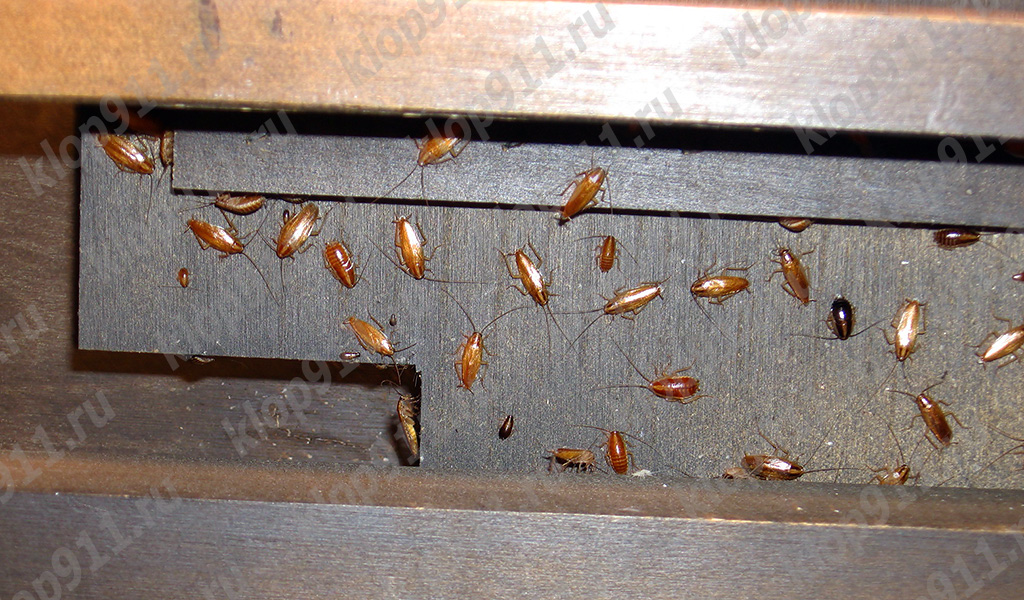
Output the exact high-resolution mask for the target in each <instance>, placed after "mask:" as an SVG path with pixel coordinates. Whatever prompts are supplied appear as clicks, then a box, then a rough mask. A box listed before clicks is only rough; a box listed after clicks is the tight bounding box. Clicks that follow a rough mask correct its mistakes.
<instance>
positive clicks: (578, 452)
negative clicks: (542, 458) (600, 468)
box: [548, 448, 597, 472]
mask: <svg viewBox="0 0 1024 600" xmlns="http://www.w3.org/2000/svg"><path fill="white" fill-rule="evenodd" d="M548 453H549V454H551V463H550V464H549V465H548V471H549V472H550V471H551V469H552V468H553V467H554V466H555V465H556V464H559V463H561V465H562V468H561V469H560V470H561V471H565V470H566V469H568V468H570V467H571V468H574V469H576V470H577V471H593V470H594V468H595V467H596V466H597V457H596V456H594V453H593V452H592V451H590V450H587V449H584V448H558V449H555V450H549V451H548Z"/></svg>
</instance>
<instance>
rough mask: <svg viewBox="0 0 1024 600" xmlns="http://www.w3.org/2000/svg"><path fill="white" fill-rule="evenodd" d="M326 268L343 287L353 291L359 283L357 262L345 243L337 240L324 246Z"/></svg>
mask: <svg viewBox="0 0 1024 600" xmlns="http://www.w3.org/2000/svg"><path fill="white" fill-rule="evenodd" d="M324 268H326V269H327V270H328V271H329V272H330V273H331V275H332V276H334V278H335V279H337V280H338V281H339V282H340V283H341V285H343V286H345V287H347V288H349V289H351V288H354V287H355V286H356V283H358V282H359V275H358V274H357V273H356V264H355V260H354V259H353V258H352V253H351V252H349V249H348V247H347V246H345V244H344V243H343V242H341V241H340V240H335V241H332V242H327V244H326V245H325V246H324Z"/></svg>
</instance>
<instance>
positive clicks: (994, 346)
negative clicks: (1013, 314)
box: [977, 319, 1024, 371]
mask: <svg viewBox="0 0 1024 600" xmlns="http://www.w3.org/2000/svg"><path fill="white" fill-rule="evenodd" d="M1000 320H1005V319H1000ZM990 337H994V338H995V339H993V340H992V342H991V343H990V344H989V345H988V347H987V348H985V349H984V350H982V351H981V352H979V353H978V354H977V357H978V362H980V363H981V364H988V363H990V362H993V361H997V360H999V359H1001V358H1006V357H1007V356H1011V357H1012V358H1010V360H1008V361H1005V362H1003V363H1000V364H999V365H997V366H996V370H997V371H998V370H999V369H1001V368H1003V367H1005V366H1006V365H1008V364H1010V363H1012V362H1016V361H1017V359H1019V358H1020V356H1018V355H1017V351H1018V350H1020V348H1021V346H1022V345H1024V325H1018V326H1017V327H1013V328H1011V329H1007V330H1006V331H1004V332H1003V333H996V332H994V331H993V332H992V333H990V334H988V336H986V338H985V339H986V340H987V339H988V338H990ZM982 344H984V340H983V341H982Z"/></svg>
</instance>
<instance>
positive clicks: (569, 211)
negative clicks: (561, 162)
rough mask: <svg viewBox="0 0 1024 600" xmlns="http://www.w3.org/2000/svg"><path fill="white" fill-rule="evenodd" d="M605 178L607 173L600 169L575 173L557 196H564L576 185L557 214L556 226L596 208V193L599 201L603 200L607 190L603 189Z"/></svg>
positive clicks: (595, 168)
mask: <svg viewBox="0 0 1024 600" xmlns="http://www.w3.org/2000/svg"><path fill="white" fill-rule="evenodd" d="M607 177H608V171H606V170H604V169H602V168H601V167H594V168H592V169H589V170H587V171H581V172H579V173H577V174H576V175H575V176H574V177H573V179H572V181H570V182H569V184H568V185H566V186H565V189H564V190H562V193H561V194H559V195H560V196H564V195H565V193H566V192H567V191H569V188H570V187H572V186H573V184H576V187H575V188H573V190H572V194H570V195H569V200H567V201H566V203H565V205H564V206H562V210H561V211H559V213H558V224H559V225H564V224H566V223H568V222H569V220H570V219H572V218H573V217H574V216H576V215H577V214H579V213H580V212H582V211H584V210H586V209H588V208H590V207H592V206H596V205H597V203H598V202H599V200H598V198H597V194H598V192H600V193H601V199H602V200H603V199H604V196H605V193H606V192H607V188H605V187H604V184H605V180H606V179H607Z"/></svg>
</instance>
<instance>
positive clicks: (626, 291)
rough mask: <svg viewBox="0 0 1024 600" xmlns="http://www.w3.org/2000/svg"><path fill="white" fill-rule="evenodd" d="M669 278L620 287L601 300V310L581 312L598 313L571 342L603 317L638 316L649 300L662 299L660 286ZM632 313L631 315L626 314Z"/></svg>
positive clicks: (662, 289)
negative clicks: (602, 301)
mask: <svg viewBox="0 0 1024 600" xmlns="http://www.w3.org/2000/svg"><path fill="white" fill-rule="evenodd" d="M668 280H669V278H667V277H666V278H665V279H662V280H661V281H647V282H644V283H641V284H640V285H637V286H633V287H630V288H626V287H621V288H619V289H617V290H615V294H614V295H613V296H612V297H611V298H610V299H609V298H604V297H603V296H602V298H603V299H604V300H605V304H604V306H603V307H602V308H595V309H593V310H587V311H583V312H584V313H591V312H600V313H601V314H599V315H597V317H595V318H594V320H593V321H591V322H590V323H587V326H586V327H584V328H583V331H581V332H580V333H579V335H577V336H576V338H575V339H574V340H573V344H575V343H576V342H577V341H578V340H579V339H580V338H581V337H583V334H584V333H586V332H587V331H588V330H589V329H590V328H591V327H592V326H593V325H594V323H597V321H598V320H599V319H600V318H601V317H603V316H610V317H615V316H620V317H622V318H624V319H630V320H632V319H634V318H636V317H637V316H639V315H640V311H641V310H643V309H644V307H645V306H647V305H648V304H649V303H650V302H651V300H654V299H655V298H659V297H662V292H663V291H664V288H662V286H663V285H664V284H665V282H666V281H668ZM627 313H632V315H630V314H627ZM561 314H579V313H561Z"/></svg>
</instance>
